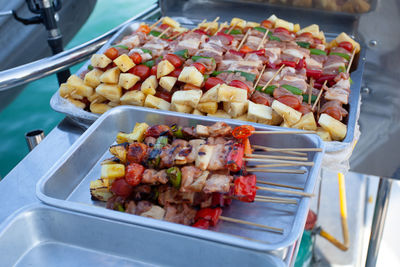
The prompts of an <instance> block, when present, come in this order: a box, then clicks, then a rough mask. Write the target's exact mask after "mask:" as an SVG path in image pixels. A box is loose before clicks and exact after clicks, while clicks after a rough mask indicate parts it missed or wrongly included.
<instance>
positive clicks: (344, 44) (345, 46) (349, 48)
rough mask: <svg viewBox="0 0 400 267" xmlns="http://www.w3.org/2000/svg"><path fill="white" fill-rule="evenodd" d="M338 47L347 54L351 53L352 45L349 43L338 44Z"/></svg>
mask: <svg viewBox="0 0 400 267" xmlns="http://www.w3.org/2000/svg"><path fill="white" fill-rule="evenodd" d="M338 46H339V47H341V48H344V49H346V50H347V51H349V52H353V44H352V43H350V42H340V43H339V45H338Z"/></svg>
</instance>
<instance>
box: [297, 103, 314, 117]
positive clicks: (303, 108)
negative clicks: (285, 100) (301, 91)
mask: <svg viewBox="0 0 400 267" xmlns="http://www.w3.org/2000/svg"><path fill="white" fill-rule="evenodd" d="M297 111H300V112H301V113H302V114H303V115H305V114H308V113H310V112H312V110H311V107H310V105H308V104H301V106H300V107H299V108H298V109H297Z"/></svg>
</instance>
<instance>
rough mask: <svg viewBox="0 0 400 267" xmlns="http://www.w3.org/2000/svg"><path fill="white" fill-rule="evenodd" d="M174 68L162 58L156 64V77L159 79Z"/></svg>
mask: <svg viewBox="0 0 400 267" xmlns="http://www.w3.org/2000/svg"><path fill="white" fill-rule="evenodd" d="M174 69H175V67H174V65H172V64H171V62H169V61H168V60H166V59H165V60H163V61H161V62H160V63H158V65H157V79H160V78H161V77H164V76H166V75H168V74H170V73H171V72H173V71H174Z"/></svg>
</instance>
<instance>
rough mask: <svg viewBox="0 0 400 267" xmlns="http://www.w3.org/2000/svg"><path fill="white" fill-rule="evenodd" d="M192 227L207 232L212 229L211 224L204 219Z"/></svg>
mask: <svg viewBox="0 0 400 267" xmlns="http://www.w3.org/2000/svg"><path fill="white" fill-rule="evenodd" d="M192 226H193V227H197V228H200V229H204V230H207V229H208V228H209V227H210V222H209V221H207V220H204V219H200V220H198V221H197V222H195V223H194V224H192Z"/></svg>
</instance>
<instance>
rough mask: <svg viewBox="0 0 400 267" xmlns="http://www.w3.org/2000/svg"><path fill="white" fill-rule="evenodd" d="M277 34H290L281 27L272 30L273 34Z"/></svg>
mask: <svg viewBox="0 0 400 267" xmlns="http://www.w3.org/2000/svg"><path fill="white" fill-rule="evenodd" d="M277 32H282V33H286V34H290V31H288V30H287V29H285V28H282V27H278V28H276V29H275V30H274V33H277Z"/></svg>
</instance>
